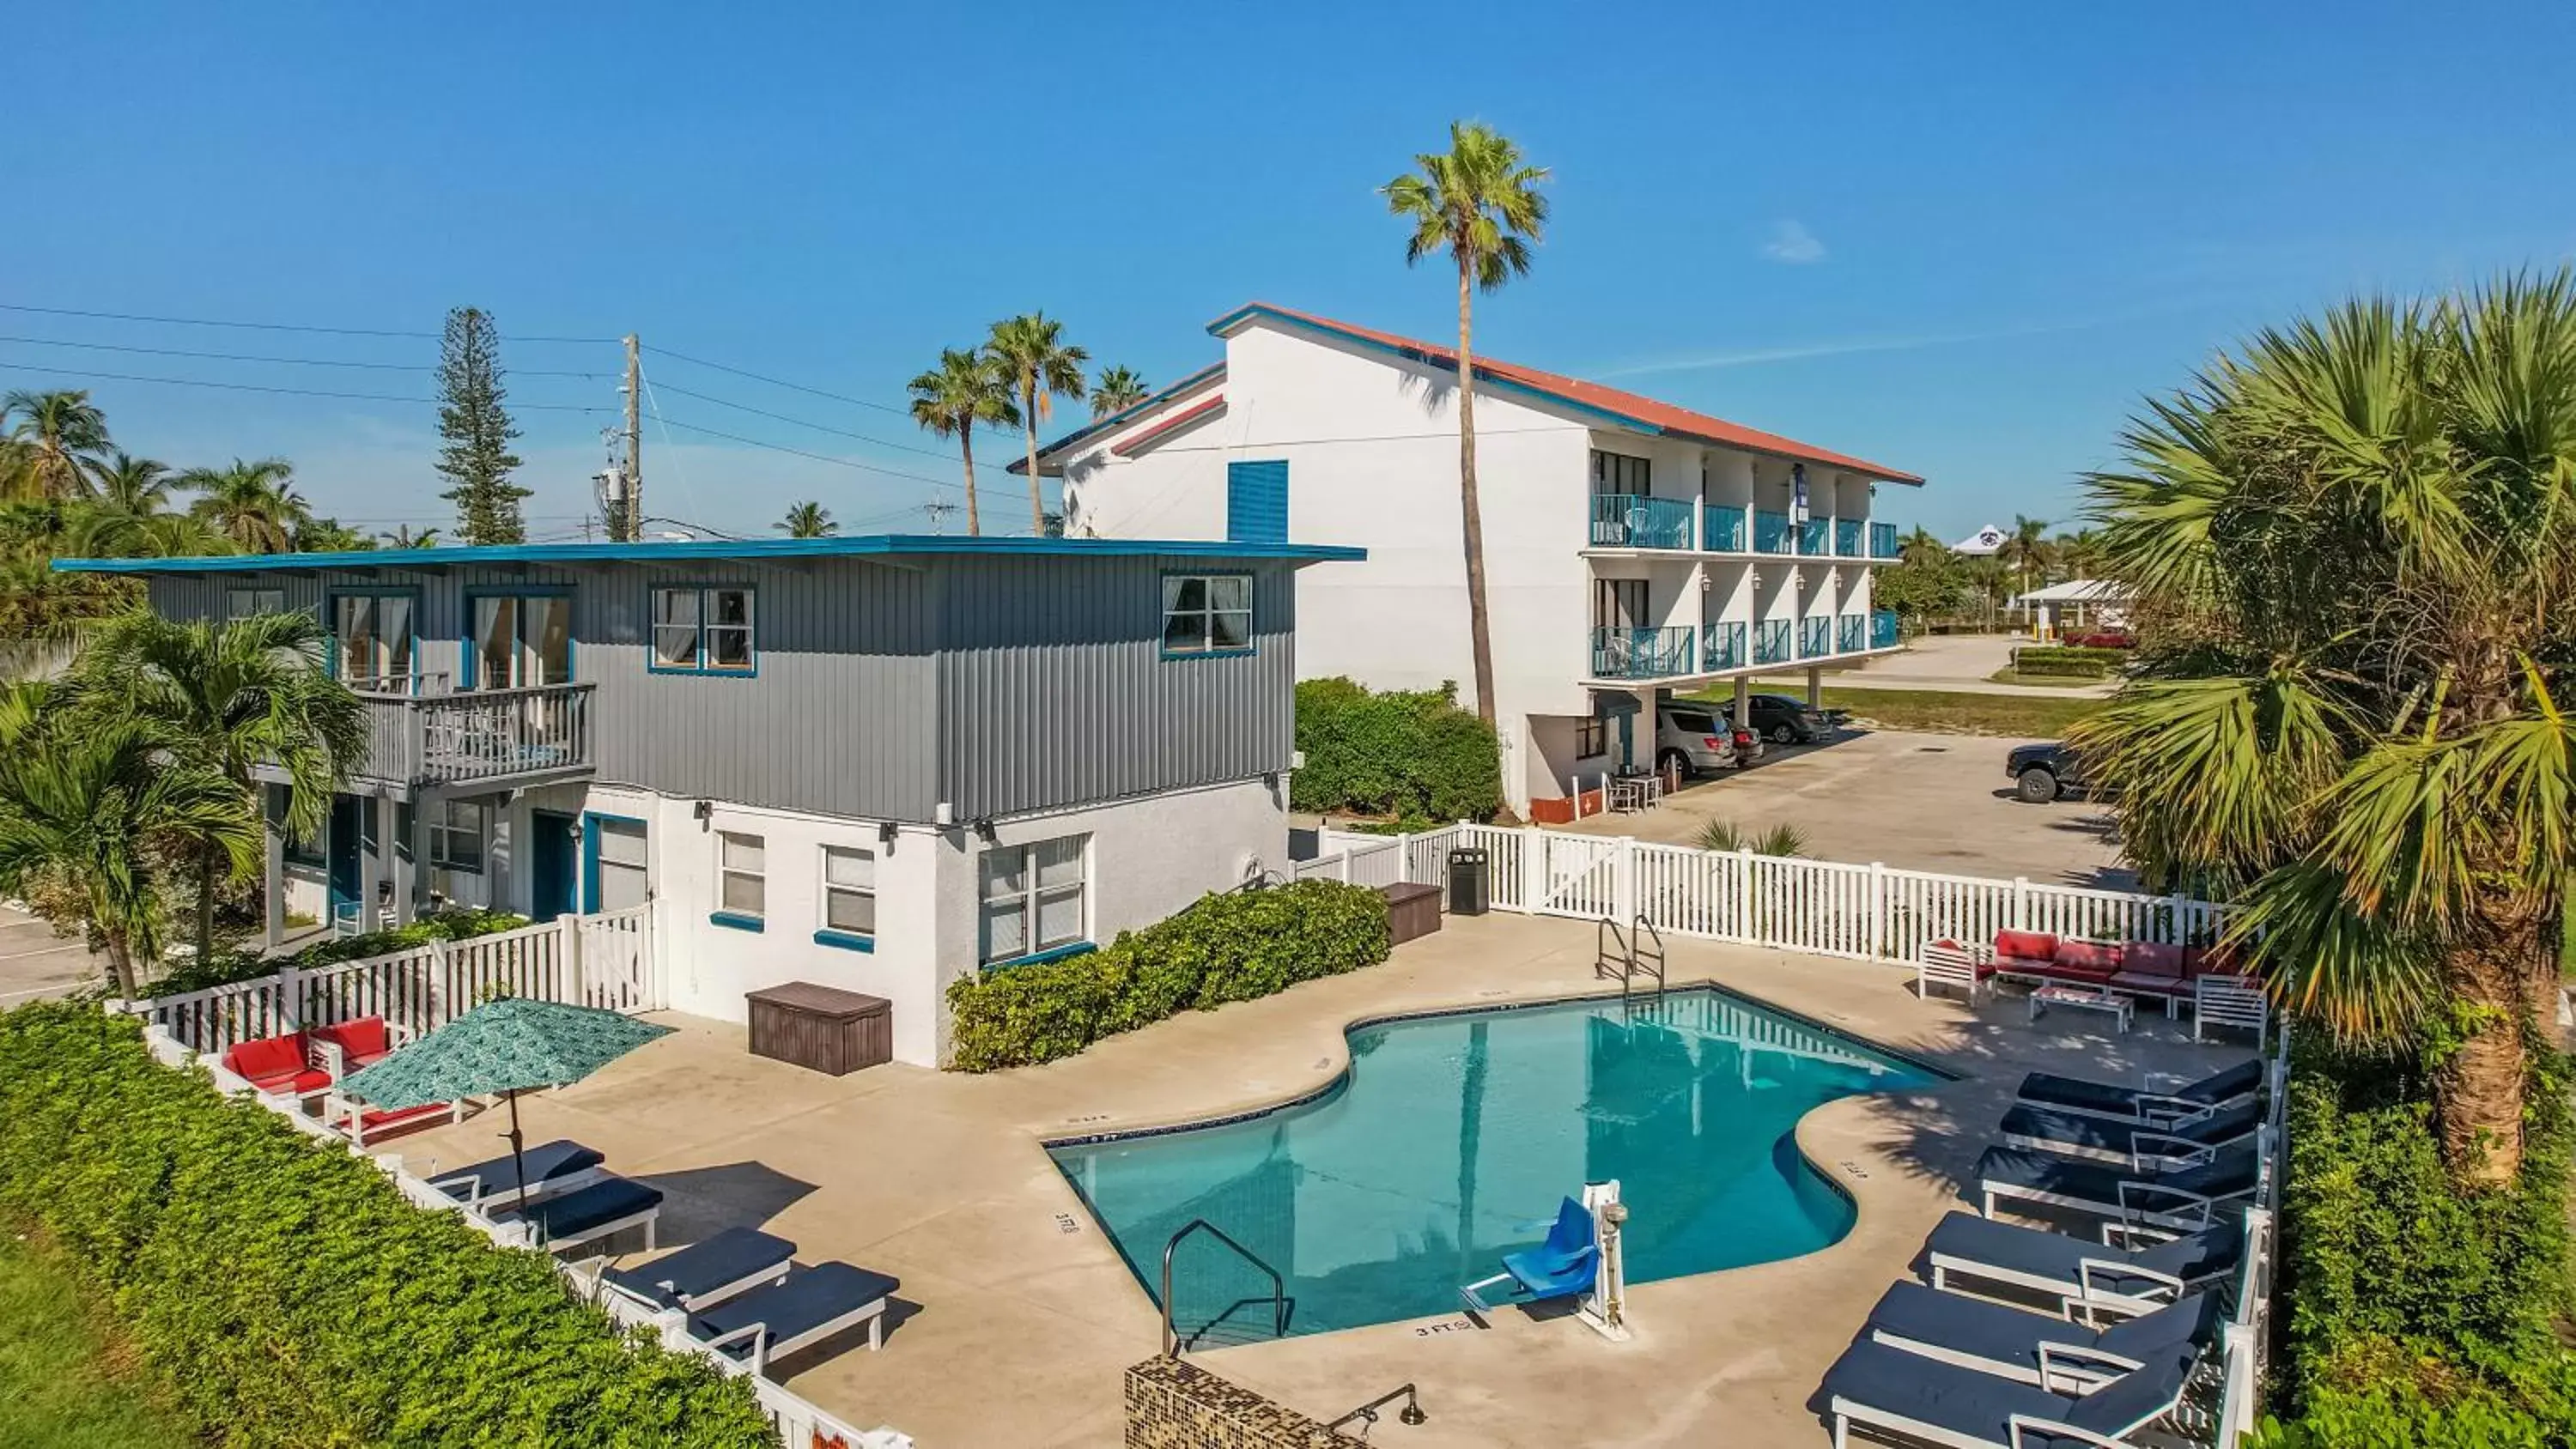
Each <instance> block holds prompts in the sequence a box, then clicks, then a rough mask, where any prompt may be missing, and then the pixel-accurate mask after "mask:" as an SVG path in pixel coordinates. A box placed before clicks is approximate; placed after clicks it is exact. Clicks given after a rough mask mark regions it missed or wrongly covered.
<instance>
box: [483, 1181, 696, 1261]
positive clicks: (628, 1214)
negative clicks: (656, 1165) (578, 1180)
mask: <svg viewBox="0 0 2576 1449" xmlns="http://www.w3.org/2000/svg"><path fill="white" fill-rule="evenodd" d="M661 1216H662V1194H661V1192H660V1190H659V1189H656V1188H650V1187H646V1186H645V1185H644V1184H642V1183H640V1182H629V1181H627V1180H626V1179H625V1178H622V1177H603V1178H601V1179H599V1180H598V1181H597V1182H594V1183H592V1184H591V1185H590V1186H588V1187H585V1188H579V1189H577V1190H575V1191H572V1192H567V1193H563V1194H561V1195H560V1196H554V1197H543V1198H538V1199H536V1200H534V1201H523V1202H521V1203H520V1204H519V1205H518V1206H516V1207H512V1208H505V1209H503V1210H502V1211H500V1212H496V1213H494V1214H492V1221H493V1222H495V1223H501V1224H508V1223H526V1224H528V1225H529V1226H530V1227H532V1228H534V1229H535V1230H536V1241H537V1246H539V1247H541V1248H544V1249H546V1250H547V1251H549V1252H561V1251H563V1250H564V1249H566V1248H577V1247H580V1246H581V1245H582V1244H584V1243H588V1242H595V1241H597V1240H599V1239H601V1238H605V1237H607V1236H609V1235H610V1234H612V1233H618V1232H623V1231H625V1230H626V1229H628V1228H632V1227H638V1226H640V1227H642V1228H643V1229H644V1251H645V1252H648V1253H649V1252H652V1251H653V1247H654V1242H653V1231H654V1223H655V1222H656V1221H657V1220H658V1219H660V1217H661Z"/></svg>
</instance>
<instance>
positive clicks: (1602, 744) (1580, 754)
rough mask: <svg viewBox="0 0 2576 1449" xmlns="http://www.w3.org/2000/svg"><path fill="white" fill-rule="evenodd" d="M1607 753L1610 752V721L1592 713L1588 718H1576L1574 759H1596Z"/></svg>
mask: <svg viewBox="0 0 2576 1449" xmlns="http://www.w3.org/2000/svg"><path fill="white" fill-rule="evenodd" d="M1608 753H1610V722H1609V721H1608V720H1606V719H1603V718H1601V717H1600V716H1599V715H1594V716H1593V717H1592V718H1590V719H1587V720H1578V721H1576V722H1575V726H1574V757H1575V758H1576V759H1578V760H1597V759H1599V758H1600V757H1602V756H1603V755H1606V754H1608Z"/></svg>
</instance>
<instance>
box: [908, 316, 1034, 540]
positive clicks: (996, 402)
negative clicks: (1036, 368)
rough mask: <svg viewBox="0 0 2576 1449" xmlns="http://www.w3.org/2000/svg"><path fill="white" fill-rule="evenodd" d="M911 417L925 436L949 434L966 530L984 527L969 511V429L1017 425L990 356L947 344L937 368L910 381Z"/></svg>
mask: <svg viewBox="0 0 2576 1449" xmlns="http://www.w3.org/2000/svg"><path fill="white" fill-rule="evenodd" d="M909 390H910V391H911V393H912V420H913V421H914V422H916V423H919V424H920V425H921V426H923V427H925V428H928V429H929V430H930V432H931V435H932V436H934V437H940V438H955V439H956V440H957V447H958V450H959V451H960V452H962V453H963V454H964V455H965V458H966V532H967V533H969V534H978V533H982V532H983V531H984V525H983V522H982V520H981V518H980V517H979V516H978V514H977V513H976V511H975V430H976V429H977V428H979V427H986V426H991V427H1004V428H1011V427H1018V426H1019V423H1020V409H1019V405H1018V404H1017V403H1014V402H1012V401H1011V385H1010V382H1009V380H1008V379H1006V378H1005V377H1003V375H1002V369H1001V368H1000V367H999V366H998V365H996V364H995V363H994V361H993V359H992V358H990V357H987V356H986V355H984V354H983V353H981V352H976V351H971V350H967V349H963V348H956V347H950V348H946V349H944V350H942V351H941V352H940V354H939V366H938V367H936V368H934V369H932V370H931V371H929V372H925V373H923V374H921V375H920V376H919V377H916V378H914V379H913V380H912V382H911V385H910V389H909Z"/></svg>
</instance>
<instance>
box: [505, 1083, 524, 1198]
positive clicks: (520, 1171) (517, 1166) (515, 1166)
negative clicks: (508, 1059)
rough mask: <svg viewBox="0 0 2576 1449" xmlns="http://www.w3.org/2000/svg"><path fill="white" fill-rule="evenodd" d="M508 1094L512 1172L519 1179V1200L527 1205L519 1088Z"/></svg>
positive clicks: (511, 1090)
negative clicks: (520, 1143)
mask: <svg viewBox="0 0 2576 1449" xmlns="http://www.w3.org/2000/svg"><path fill="white" fill-rule="evenodd" d="M508 1096H509V1098H510V1172H511V1175H512V1176H514V1177H516V1178H517V1179H518V1180H519V1201H520V1203H521V1204H522V1205H525V1204H526V1202H527V1200H528V1160H527V1158H525V1157H524V1156H522V1155H521V1154H520V1150H519V1092H518V1089H517V1088H515V1087H513V1088H511V1089H510V1091H509V1093H508Z"/></svg>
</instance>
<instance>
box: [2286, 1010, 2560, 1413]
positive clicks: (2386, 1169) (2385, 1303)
mask: <svg viewBox="0 0 2576 1449" xmlns="http://www.w3.org/2000/svg"><path fill="white" fill-rule="evenodd" d="M2321 1036H2322V1034H2316V1035H2313V1036H2311V1037H2303V1038H2301V1039H2300V1042H2299V1046H2298V1049H2297V1052H2296V1055H2295V1056H2294V1058H2293V1062H2292V1075H2291V1079H2290V1104H2289V1122H2288V1130H2289V1152H2290V1158H2289V1171H2288V1174H2287V1176H2286V1177H2285V1178H2284V1179H2283V1196H2282V1229H2283V1256H2282V1276H2281V1283H2280V1287H2279V1290H2278V1294H2277V1296H2276V1299H2275V1301H2276V1304H2277V1305H2278V1307H2279V1309H2280V1311H2281V1314H2282V1323H2281V1339H2280V1342H2281V1345H2282V1347H2283V1349H2284V1350H2285V1351H2284V1352H2283V1353H2282V1354H2281V1355H2280V1366H2281V1373H2280V1376H2279V1384H2278V1388H2279V1391H2280V1392H2279V1400H2280V1402H2279V1405H2278V1407H2279V1408H2280V1410H2281V1417H2280V1418H2279V1419H2276V1420H2273V1421H2271V1422H2269V1423H2267V1424H2266V1426H2265V1432H2264V1434H2263V1436H2262V1438H2261V1440H2260V1442H2261V1443H2263V1444H2264V1445H2266V1446H2271V1449H2398V1446H2428V1449H2525V1446H2529V1449H2539V1446H2541V1445H2565V1444H2570V1443H2576V1355H2571V1354H2570V1353H2569V1352H2568V1350H2567V1349H2566V1348H2565V1347H2563V1346H2562V1345H2561V1344H2560V1342H2559V1340H2558V1339H2557V1337H2556V1336H2555V1334H2554V1333H2553V1331H2552V1328H2553V1323H2554V1321H2555V1320H2557V1319H2558V1318H2559V1317H2560V1316H2561V1315H2562V1314H2564V1313H2565V1312H2566V1310H2567V1307H2568V1303H2569V1279H2568V1256H2567V1253H2568V1241H2567V1217H2566V1214H2567V1202H2566V1188H2567V1173H2568V1153H2569V1135H2570V1134H2569V1120H2568V1106H2567V1088H2568V1078H2567V1071H2566V1063H2565V1060H2564V1058H2562V1057H2561V1056H2560V1055H2559V1054H2558V1052H2557V1051H2556V1050H2554V1049H2553V1048H2551V1047H2549V1046H2547V1045H2546V1044H2544V1043H2538V1042H2535V1043H2533V1050H2534V1063H2535V1066H2534V1071H2533V1080H2532V1082H2531V1086H2530V1093H2529V1102H2530V1108H2529V1111H2530V1113H2531V1116H2530V1119H2529V1123H2528V1131H2527V1138H2526V1149H2525V1158H2524V1165H2523V1175H2522V1178H2521V1180H2520V1182H2518V1183H2517V1184H2515V1185H2513V1186H2512V1187H2509V1188H2504V1189H2498V1190H2491V1191H2482V1192H2463V1191H2461V1190H2459V1189H2457V1188H2456V1187H2454V1185H2453V1184H2452V1182H2451V1180H2450V1178H2449V1177H2448V1175H2447V1174H2446V1173H2445V1171H2444V1169H2443V1166H2442V1159H2441V1150H2440V1146H2439V1141H2438V1138H2437V1137H2436V1135H2435V1132H2434V1126H2433V1121H2432V1111H2431V1106H2430V1099H2429V1092H2428V1086H2427V1082H2426V1077H2425V1068H2424V1066H2423V1064H2422V1061H2421V1060H2419V1059H2417V1058H2414V1057H2406V1056H2390V1055H2378V1054H2372V1053H2366V1052H2358V1051H2349V1050H2344V1049H2339V1048H2336V1047H2334V1046H2333V1045H2331V1044H2330V1043H2327V1042H2325V1041H2324V1040H2322V1039H2321Z"/></svg>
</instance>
